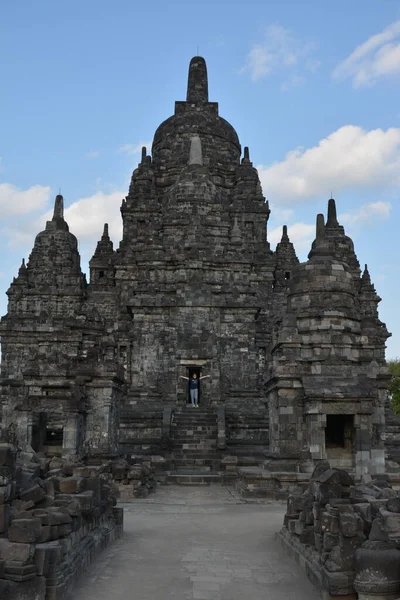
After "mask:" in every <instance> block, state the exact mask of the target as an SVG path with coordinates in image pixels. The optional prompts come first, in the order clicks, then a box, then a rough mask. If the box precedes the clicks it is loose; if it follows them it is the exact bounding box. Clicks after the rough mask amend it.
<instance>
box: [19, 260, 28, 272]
mask: <svg viewBox="0 0 400 600" xmlns="http://www.w3.org/2000/svg"><path fill="white" fill-rule="evenodd" d="M26 271H27V269H26V264H25V259H24V258H23V259H22V262H21V266H20V268H19V271H18V275H25V274H26Z"/></svg>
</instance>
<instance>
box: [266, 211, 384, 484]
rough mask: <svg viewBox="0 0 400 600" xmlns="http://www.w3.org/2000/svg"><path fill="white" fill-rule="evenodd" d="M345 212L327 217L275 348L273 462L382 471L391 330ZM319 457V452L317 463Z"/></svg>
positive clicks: (270, 390)
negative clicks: (340, 218) (342, 218)
mask: <svg viewBox="0 0 400 600" xmlns="http://www.w3.org/2000/svg"><path fill="white" fill-rule="evenodd" d="M348 240H349V238H346V236H345V234H344V230H343V228H342V227H341V226H340V225H339V223H338V222H337V219H336V207H335V203H334V200H330V201H329V212H328V220H327V223H326V225H325V223H324V216H323V215H318V217H317V232H316V239H315V242H314V243H313V246H312V249H311V252H310V254H309V260H308V262H306V263H302V264H300V265H299V266H298V267H297V268H296V269H295V271H294V274H293V278H292V280H291V284H290V288H289V293H288V300H287V309H286V313H285V314H284V316H283V318H282V321H281V323H280V326H279V328H278V330H277V333H276V337H275V339H274V346H273V348H272V362H271V366H270V380H269V382H268V384H267V395H268V402H269V412H270V423H271V428H270V459H271V460H270V463H269V464H268V465H267V466H268V467H269V468H273V469H276V468H277V467H276V465H277V464H279V465H280V467H281V468H282V470H285V469H287V468H289V469H290V468H292V469H293V468H298V469H307V465H309V468H312V466H311V465H312V462H313V461H315V460H320V459H328V460H329V461H330V462H331V465H332V466H337V467H342V468H346V469H349V470H354V471H355V472H356V474H357V475H361V474H362V473H382V472H383V471H384V466H385V455H384V439H383V431H384V429H383V428H384V404H385V398H386V385H387V368H386V366H385V362H384V348H385V342H386V339H387V337H388V335H389V334H388V333H387V330H386V328H385V326H384V325H383V324H382V323H381V322H380V321H379V319H378V315H377V310H376V306H377V302H378V301H379V298H378V297H377V296H376V294H375V290H374V288H373V286H372V284H371V282H370V279H369V275H368V273H367V272H365V273H364V275H363V277H362V278H361V279H360V276H359V268H358V261H357V259H356V256H355V254H354V250H353V247H352V243H350V242H349V241H348ZM310 461H312V462H311V463H310Z"/></svg>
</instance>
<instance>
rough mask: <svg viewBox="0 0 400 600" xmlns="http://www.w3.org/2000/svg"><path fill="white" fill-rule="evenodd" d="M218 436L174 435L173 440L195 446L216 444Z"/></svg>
mask: <svg viewBox="0 0 400 600" xmlns="http://www.w3.org/2000/svg"><path fill="white" fill-rule="evenodd" d="M216 438H217V436H215V435H213V436H208V435H207V436H206V435H205V436H201V435H173V436H171V439H172V440H173V441H174V442H178V443H180V444H194V443H202V442H215V440H216Z"/></svg>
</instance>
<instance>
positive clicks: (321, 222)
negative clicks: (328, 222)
mask: <svg viewBox="0 0 400 600" xmlns="http://www.w3.org/2000/svg"><path fill="white" fill-rule="evenodd" d="M315 237H316V241H317V242H320V241H322V240H323V239H324V238H325V218H324V215H322V214H319V215H317V226H316V236H315Z"/></svg>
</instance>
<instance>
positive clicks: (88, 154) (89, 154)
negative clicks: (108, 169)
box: [85, 150, 100, 159]
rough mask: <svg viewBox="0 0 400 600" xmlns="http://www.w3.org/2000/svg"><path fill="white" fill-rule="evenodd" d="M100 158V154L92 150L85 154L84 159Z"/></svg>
mask: <svg viewBox="0 0 400 600" xmlns="http://www.w3.org/2000/svg"><path fill="white" fill-rule="evenodd" d="M99 156H100V152H99V151H98V150H92V151H91V152H87V153H86V154H85V158H89V159H91V158H98V157H99Z"/></svg>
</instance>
